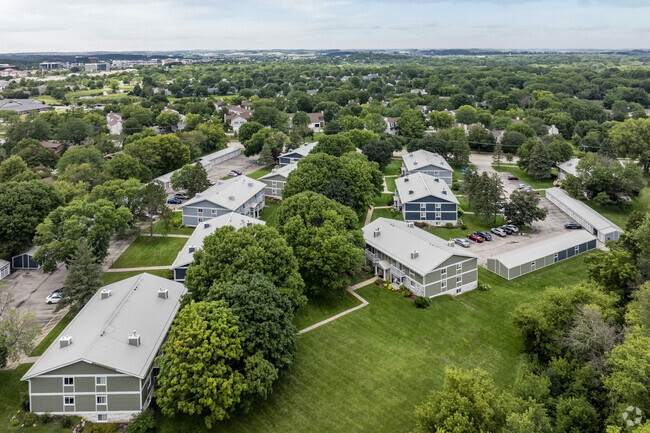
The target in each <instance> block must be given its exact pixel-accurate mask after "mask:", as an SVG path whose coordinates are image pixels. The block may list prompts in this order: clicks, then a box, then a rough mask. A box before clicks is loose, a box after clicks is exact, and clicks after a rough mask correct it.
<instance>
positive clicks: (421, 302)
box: [413, 296, 431, 308]
mask: <svg viewBox="0 0 650 433" xmlns="http://www.w3.org/2000/svg"><path fill="white" fill-rule="evenodd" d="M413 304H415V306H416V307H418V308H428V307H429V305H430V304H431V301H429V298H425V297H424V296H418V297H417V298H415V300H414V301H413Z"/></svg>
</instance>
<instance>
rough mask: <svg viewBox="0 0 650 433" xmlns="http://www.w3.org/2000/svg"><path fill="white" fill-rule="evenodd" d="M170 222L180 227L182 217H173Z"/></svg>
mask: <svg viewBox="0 0 650 433" xmlns="http://www.w3.org/2000/svg"><path fill="white" fill-rule="evenodd" d="M172 224H173V226H174V227H180V226H182V225H183V217H182V216H179V217H178V218H174V219H173V220H172Z"/></svg>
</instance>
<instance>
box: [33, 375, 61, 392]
mask: <svg viewBox="0 0 650 433" xmlns="http://www.w3.org/2000/svg"><path fill="white" fill-rule="evenodd" d="M31 382H32V392H36V393H39V392H41V393H45V392H63V379H61V378H60V377H35V378H34V379H32V380H31Z"/></svg>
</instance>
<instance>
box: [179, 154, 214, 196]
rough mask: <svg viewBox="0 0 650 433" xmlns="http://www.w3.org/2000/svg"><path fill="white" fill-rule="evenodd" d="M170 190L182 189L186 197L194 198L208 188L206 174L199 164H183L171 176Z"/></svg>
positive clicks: (208, 183)
mask: <svg viewBox="0 0 650 433" xmlns="http://www.w3.org/2000/svg"><path fill="white" fill-rule="evenodd" d="M171 184H172V188H174V189H176V190H178V189H184V190H186V191H187V195H189V196H190V197H194V196H195V195H196V194H197V193H199V192H203V191H205V190H206V189H208V188H209V187H210V182H208V172H207V171H205V167H203V165H202V164H200V163H198V162H197V163H195V164H185V165H184V166H183V167H181V168H180V169H179V170H176V171H175V172H174V174H172V178H171Z"/></svg>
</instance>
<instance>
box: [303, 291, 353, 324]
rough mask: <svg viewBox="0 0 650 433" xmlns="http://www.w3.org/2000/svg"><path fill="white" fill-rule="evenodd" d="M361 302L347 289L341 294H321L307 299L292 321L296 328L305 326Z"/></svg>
mask: <svg viewBox="0 0 650 433" xmlns="http://www.w3.org/2000/svg"><path fill="white" fill-rule="evenodd" d="M360 303H361V302H359V300H358V299H357V298H355V297H354V296H352V294H351V293H350V292H348V291H345V292H344V293H343V295H342V296H337V295H323V296H314V297H312V298H310V299H309V302H307V305H305V306H304V307H302V308H301V309H300V310H298V314H296V317H295V319H294V321H293V323H295V325H296V327H297V328H298V330H300V329H303V328H306V327H308V326H311V325H313V324H314V323H318V322H320V321H321V320H325V319H327V318H328V317H332V316H334V315H335V314H338V313H340V312H342V311H345V310H348V309H350V308H353V307H356V306H357V305H359V304H360Z"/></svg>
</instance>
